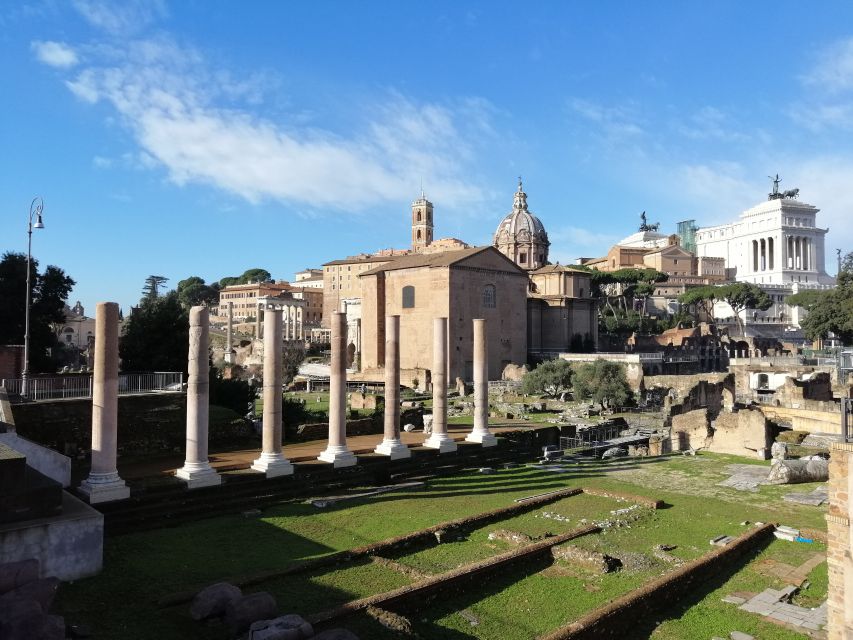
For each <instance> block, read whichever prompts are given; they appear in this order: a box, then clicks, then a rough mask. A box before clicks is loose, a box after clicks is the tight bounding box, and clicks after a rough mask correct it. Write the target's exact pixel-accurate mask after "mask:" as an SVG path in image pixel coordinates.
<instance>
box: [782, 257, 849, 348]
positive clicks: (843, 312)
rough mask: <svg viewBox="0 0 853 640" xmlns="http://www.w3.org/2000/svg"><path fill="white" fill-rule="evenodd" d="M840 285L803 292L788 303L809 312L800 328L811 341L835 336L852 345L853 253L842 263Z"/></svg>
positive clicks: (838, 279)
mask: <svg viewBox="0 0 853 640" xmlns="http://www.w3.org/2000/svg"><path fill="white" fill-rule="evenodd" d="M837 285H838V286H837V287H836V288H835V289H833V290H831V291H814V290H806V291H801V292H800V293H797V294H794V295H792V296H790V297H789V298H788V300H787V301H788V304H795V305H797V306H800V307H803V308H804V309H806V310H807V311H808V316H806V318H805V319H804V320H803V321H802V322H801V323H800V326H802V328H803V332H804V333H805V334H806V336H808V337H809V338H810V339H812V340H823V339H825V338H827V337H828V336H829V334H830V333H832V334H834V335H835V336H836V337H837V338H838V339H839V340H841V342H843V343H844V344H853V252H851V253H848V254H847V255H846V256H845V257H844V259H843V260H842V262H841V271H839V272H838V276H837Z"/></svg>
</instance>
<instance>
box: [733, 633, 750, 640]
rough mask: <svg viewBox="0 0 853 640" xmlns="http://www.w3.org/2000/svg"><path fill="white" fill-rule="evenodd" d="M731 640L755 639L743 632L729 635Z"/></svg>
mask: <svg viewBox="0 0 853 640" xmlns="http://www.w3.org/2000/svg"><path fill="white" fill-rule="evenodd" d="M729 638H730V640H755V638H754V637H753V636H751V635H749V634H748V633H744V632H743V631H732V632H731V633H730V634H729Z"/></svg>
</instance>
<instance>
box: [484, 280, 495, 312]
mask: <svg viewBox="0 0 853 640" xmlns="http://www.w3.org/2000/svg"><path fill="white" fill-rule="evenodd" d="M496 305H497V294H496V292H495V285H493V284H487V285H486V286H485V287H483V306H484V307H486V308H487V309H494V308H495V306H496Z"/></svg>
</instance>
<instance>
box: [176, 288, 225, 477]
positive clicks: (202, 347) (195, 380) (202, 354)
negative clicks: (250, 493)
mask: <svg viewBox="0 0 853 640" xmlns="http://www.w3.org/2000/svg"><path fill="white" fill-rule="evenodd" d="M228 306H229V307H230V306H231V303H230V302H229V303H228ZM228 311H229V314H230V312H231V309H230V308H229V310H228ZM229 323H230V315H229ZM189 335H190V339H189V353H188V355H187V372H188V373H189V376H188V377H187V453H186V456H187V457H186V461H185V462H184V466H183V468H181V469H178V471H177V472H176V473H175V475H176V476H177V477H179V478H181V479H183V480H186V481H187V485H188V486H189V488H190V489H195V488H197V487H208V486H211V485H217V484H220V483H221V482H222V478H220V476H219V474H218V473H216V471H214V470H213V468H212V467H211V466H210V463H209V461H208V456H207V438H208V426H209V419H208V416H209V407H210V372H209V371H208V369H209V364H208V345H209V339H210V316H209V314H208V310H207V307H201V306H200V307H193V308H192V309H190V334H189Z"/></svg>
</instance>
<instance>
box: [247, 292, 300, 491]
mask: <svg viewBox="0 0 853 640" xmlns="http://www.w3.org/2000/svg"><path fill="white" fill-rule="evenodd" d="M259 311H260V309H259ZM281 367H282V354H281V310H280V309H273V308H269V309H265V310H264V390H263V394H264V415H263V433H262V436H261V440H262V449H261V457H260V458H258V459H257V460H255V461H254V463H252V469H254V470H255V471H261V472H263V473H265V474H266V476H267V478H275V477H276V476H287V475H291V474H292V473H293V465H292V464H290V462H289V461H288V459H287V458H285V457H284V454H282V452H281V393H282V386H281Z"/></svg>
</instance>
